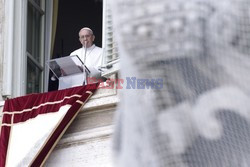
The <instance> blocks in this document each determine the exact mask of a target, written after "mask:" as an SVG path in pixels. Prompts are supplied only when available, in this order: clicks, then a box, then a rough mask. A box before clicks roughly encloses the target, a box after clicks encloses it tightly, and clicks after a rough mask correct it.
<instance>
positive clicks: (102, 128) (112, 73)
mask: <svg viewBox="0 0 250 167" xmlns="http://www.w3.org/2000/svg"><path fill="white" fill-rule="evenodd" d="M70 3H71V5H74V6H73V9H74V10H70V9H71V8H70V7H69V8H67V7H68V5H69V4H67V3H65V2H63V1H62V0H61V1H60V0H22V1H19V0H0V110H1V111H2V108H3V106H4V100H5V99H6V98H14V97H19V96H23V95H26V94H29V93H42V92H47V91H48V87H49V82H48V78H49V69H48V67H47V66H46V62H47V61H48V60H50V59H52V58H57V57H59V56H66V55H69V52H68V51H69V50H73V49H76V48H75V47H78V46H76V43H77V42H78V41H77V40H78V31H79V29H80V27H83V26H88V25H90V27H91V28H93V27H94V32H96V38H98V40H97V41H96V42H97V45H100V46H101V47H102V48H103V49H104V54H103V55H104V56H103V67H107V66H109V67H111V68H109V69H108V70H106V72H105V73H103V76H104V77H106V78H112V79H116V78H117V77H118V76H117V75H118V73H117V72H118V69H119V66H118V65H119V58H118V54H117V49H116V48H117V46H116V45H115V42H114V40H113V29H112V18H111V11H110V7H109V1H108V0H103V1H102V0H89V1H84V3H86V5H85V6H84V5H82V3H83V2H81V1H78V0H77V1H75V2H70ZM77 6H83V7H82V8H77ZM100 9H101V10H100ZM66 11H68V12H66ZM95 13H96V15H95ZM78 14H79V15H80V17H79V18H80V19H81V20H82V22H81V21H79V20H77V19H76V18H77V17H76V16H77V15H78ZM87 14H89V15H87ZM100 14H101V15H100ZM86 15H87V16H86ZM97 15H98V17H99V18H94V19H93V18H92V17H97ZM86 17H90V18H92V20H96V22H94V23H93V22H92V21H91V20H88V18H86ZM100 17H101V18H100ZM67 18H68V19H69V20H73V21H74V22H73V21H72V22H70V23H64V21H66V20H67ZM72 18H74V19H72ZM79 18H78V19H79ZM80 22H81V23H80ZM67 25H70V26H67ZM71 30H72V31H73V32H72V33H71ZM65 32H68V33H65ZM62 34H63V35H62ZM65 34H70V35H69V37H68V36H64V35H65ZM60 39H62V40H60ZM72 39H75V41H70V40H72ZM68 41H70V44H68V43H67V42H68ZM77 44H78V43H77ZM67 46H71V47H67ZM118 101H119V98H118V92H117V89H116V87H114V88H113V89H98V90H97V92H96V93H95V95H94V96H92V98H91V99H90V100H89V101H88V103H87V104H86V105H85V106H84V108H83V109H82V112H80V114H79V115H78V116H77V118H76V119H75V121H74V122H73V123H72V125H71V126H70V127H69V129H68V130H67V131H66V133H65V135H64V136H63V137H62V139H61V140H60V141H59V143H58V145H57V146H56V148H55V149H54V151H53V152H52V154H51V156H50V157H49V159H48V161H47V163H46V166H53V167H54V166H69V165H71V166H72V164H73V166H100V164H102V166H111V165H112V160H111V135H112V131H113V125H112V120H113V114H114V111H115V109H116V106H117V103H118ZM1 117H2V115H1V114H0V118H1Z"/></svg>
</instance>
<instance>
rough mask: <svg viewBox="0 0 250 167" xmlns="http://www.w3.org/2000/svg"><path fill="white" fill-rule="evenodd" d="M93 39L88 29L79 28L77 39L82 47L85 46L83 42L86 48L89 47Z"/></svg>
mask: <svg viewBox="0 0 250 167" xmlns="http://www.w3.org/2000/svg"><path fill="white" fill-rule="evenodd" d="M94 39H95V36H94V35H93V34H91V32H90V31H89V30H81V31H80V32H79V40H80V42H81V44H82V45H83V46H84V47H85V42H86V47H87V48H89V47H91V46H92V44H93V42H94Z"/></svg>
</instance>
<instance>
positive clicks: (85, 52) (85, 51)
mask: <svg viewBox="0 0 250 167" xmlns="http://www.w3.org/2000/svg"><path fill="white" fill-rule="evenodd" d="M84 49H85V50H84V60H83V65H84V74H85V75H84V78H85V79H84V82H83V85H87V84H88V82H87V78H88V74H87V71H86V69H85V66H86V65H85V61H86V56H87V41H84Z"/></svg>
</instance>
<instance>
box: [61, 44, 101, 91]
mask: <svg viewBox="0 0 250 167" xmlns="http://www.w3.org/2000/svg"><path fill="white" fill-rule="evenodd" d="M102 53H103V50H102V48H100V47H98V46H96V45H94V44H93V45H92V46H91V47H89V48H87V49H86V54H85V48H84V47H82V48H79V49H77V50H75V51H73V52H72V53H71V54H70V56H73V55H78V57H79V58H80V59H81V60H82V62H83V63H84V64H85V66H87V68H88V69H89V70H90V74H89V76H88V77H95V78H96V79H98V78H99V77H101V72H100V70H99V67H101V65H102ZM85 79H86V75H85V74H82V73H81V74H75V75H70V76H65V77H60V78H59V88H58V89H59V90H60V89H65V88H69V87H74V86H80V85H83V82H84V80H85Z"/></svg>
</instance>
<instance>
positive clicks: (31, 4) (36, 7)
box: [26, 0, 44, 94]
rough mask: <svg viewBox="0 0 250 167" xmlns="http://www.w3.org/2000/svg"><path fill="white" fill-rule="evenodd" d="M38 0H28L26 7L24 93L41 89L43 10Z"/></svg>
mask: <svg viewBox="0 0 250 167" xmlns="http://www.w3.org/2000/svg"><path fill="white" fill-rule="evenodd" d="M42 7H43V4H42V3H41V2H40V0H29V1H28V8H27V41H26V56H27V77H26V93H27V94H28V93H35V92H36V93H37V92H41V91H42V90H43V82H42V81H43V72H44V55H43V53H44V52H43V49H44V46H43V42H42V41H43V40H42V39H43V36H44V33H43V31H44V10H43V9H42Z"/></svg>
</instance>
